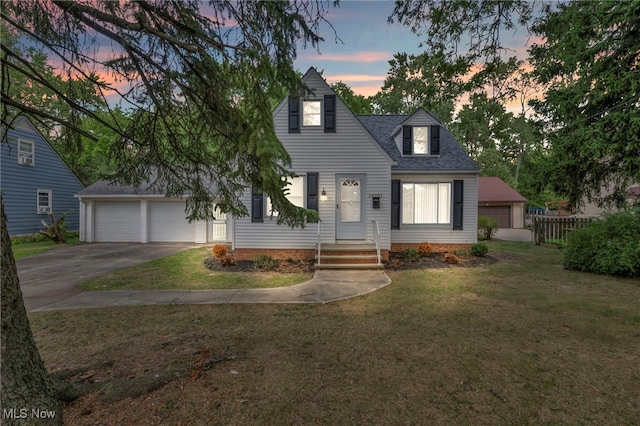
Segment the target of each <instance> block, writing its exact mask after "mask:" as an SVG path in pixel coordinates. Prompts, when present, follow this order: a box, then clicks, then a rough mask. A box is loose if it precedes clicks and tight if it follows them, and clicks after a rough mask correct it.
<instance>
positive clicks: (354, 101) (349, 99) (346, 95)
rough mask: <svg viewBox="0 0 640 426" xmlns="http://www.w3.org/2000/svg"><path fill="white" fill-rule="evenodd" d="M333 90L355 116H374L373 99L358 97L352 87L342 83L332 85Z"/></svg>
mask: <svg viewBox="0 0 640 426" xmlns="http://www.w3.org/2000/svg"><path fill="white" fill-rule="evenodd" d="M331 89H332V90H333V91H334V92H336V94H337V95H338V96H340V99H342V102H344V103H345V104H346V105H347V106H348V107H349V109H350V110H351V112H353V113H354V114H372V113H373V105H372V100H371V98H368V97H366V96H363V95H356V94H355V92H354V91H353V89H352V88H351V87H349V86H348V85H347V84H346V83H343V82H342V81H338V82H336V83H333V84H331Z"/></svg>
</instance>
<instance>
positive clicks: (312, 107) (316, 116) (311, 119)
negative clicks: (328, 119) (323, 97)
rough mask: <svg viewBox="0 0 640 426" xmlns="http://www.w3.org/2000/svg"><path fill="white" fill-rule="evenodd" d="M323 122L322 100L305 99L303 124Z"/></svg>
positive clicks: (317, 124) (313, 124)
mask: <svg viewBox="0 0 640 426" xmlns="http://www.w3.org/2000/svg"><path fill="white" fill-rule="evenodd" d="M321 124H322V102H320V101H303V102H302V125H303V126H320V125H321Z"/></svg>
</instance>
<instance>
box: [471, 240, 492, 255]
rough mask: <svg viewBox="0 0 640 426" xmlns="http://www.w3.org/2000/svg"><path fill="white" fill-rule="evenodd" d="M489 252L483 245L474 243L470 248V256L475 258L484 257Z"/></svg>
mask: <svg viewBox="0 0 640 426" xmlns="http://www.w3.org/2000/svg"><path fill="white" fill-rule="evenodd" d="M488 252H489V247H488V246H487V245H486V244H484V243H476V244H474V245H472V246H471V254H472V255H474V256H477V257H484V256H486V254H487V253H488Z"/></svg>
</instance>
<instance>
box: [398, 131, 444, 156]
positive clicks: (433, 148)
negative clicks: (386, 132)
mask: <svg viewBox="0 0 640 426" xmlns="http://www.w3.org/2000/svg"><path fill="white" fill-rule="evenodd" d="M398 148H402V155H440V126H439V125H432V126H415V127H414V126H408V125H404V126H402V146H398Z"/></svg>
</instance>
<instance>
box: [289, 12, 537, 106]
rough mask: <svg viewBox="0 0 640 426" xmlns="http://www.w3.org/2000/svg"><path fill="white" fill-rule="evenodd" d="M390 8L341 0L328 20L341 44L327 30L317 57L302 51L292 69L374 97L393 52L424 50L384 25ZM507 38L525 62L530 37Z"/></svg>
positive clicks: (402, 31)
mask: <svg viewBox="0 0 640 426" xmlns="http://www.w3.org/2000/svg"><path fill="white" fill-rule="evenodd" d="M393 7H394V4H393V1H391V0H379V1H372V0H341V2H340V5H339V7H337V8H333V7H332V8H331V9H330V11H329V14H328V16H327V19H328V20H329V21H330V22H331V24H332V25H333V26H334V27H335V30H336V32H337V36H338V37H340V39H341V40H342V42H340V41H335V36H334V33H333V30H332V29H331V28H329V26H328V25H325V26H324V27H323V28H322V31H321V32H322V35H323V36H324V38H325V41H324V42H322V43H321V45H320V48H319V51H320V52H317V51H316V50H314V49H306V50H300V51H299V52H298V58H297V59H296V61H295V66H296V67H297V68H299V69H300V71H301V72H303V73H304V72H305V71H306V70H307V69H308V68H309V67H311V66H313V67H315V68H316V69H318V70H319V71H323V76H324V77H325V78H326V80H327V81H328V82H329V83H334V82H337V81H342V82H344V83H346V84H347V85H348V86H349V87H351V88H352V89H353V91H354V92H355V93H356V94H359V95H364V96H371V95H374V94H375V93H376V92H378V91H379V90H380V88H381V87H382V85H383V83H384V80H385V78H386V76H387V72H388V71H389V61H390V60H391V59H392V58H393V55H394V54H395V53H398V52H406V53H409V54H418V53H421V52H422V51H423V50H422V49H421V48H420V47H419V45H420V42H421V41H423V40H424V38H423V37H421V36H417V35H415V34H414V33H412V32H411V31H410V30H409V28H407V27H405V26H403V25H401V24H398V23H394V24H388V23H387V18H388V17H389V15H391V13H392V12H393ZM505 35H506V34H505ZM511 36H512V37H509V38H507V39H508V42H507V43H508V47H509V48H510V49H513V53H511V55H516V54H517V55H518V56H519V57H521V58H525V57H526V49H527V47H526V44H527V41H528V35H527V34H526V32H525V31H520V32H515V33H514V34H512V35H511Z"/></svg>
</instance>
